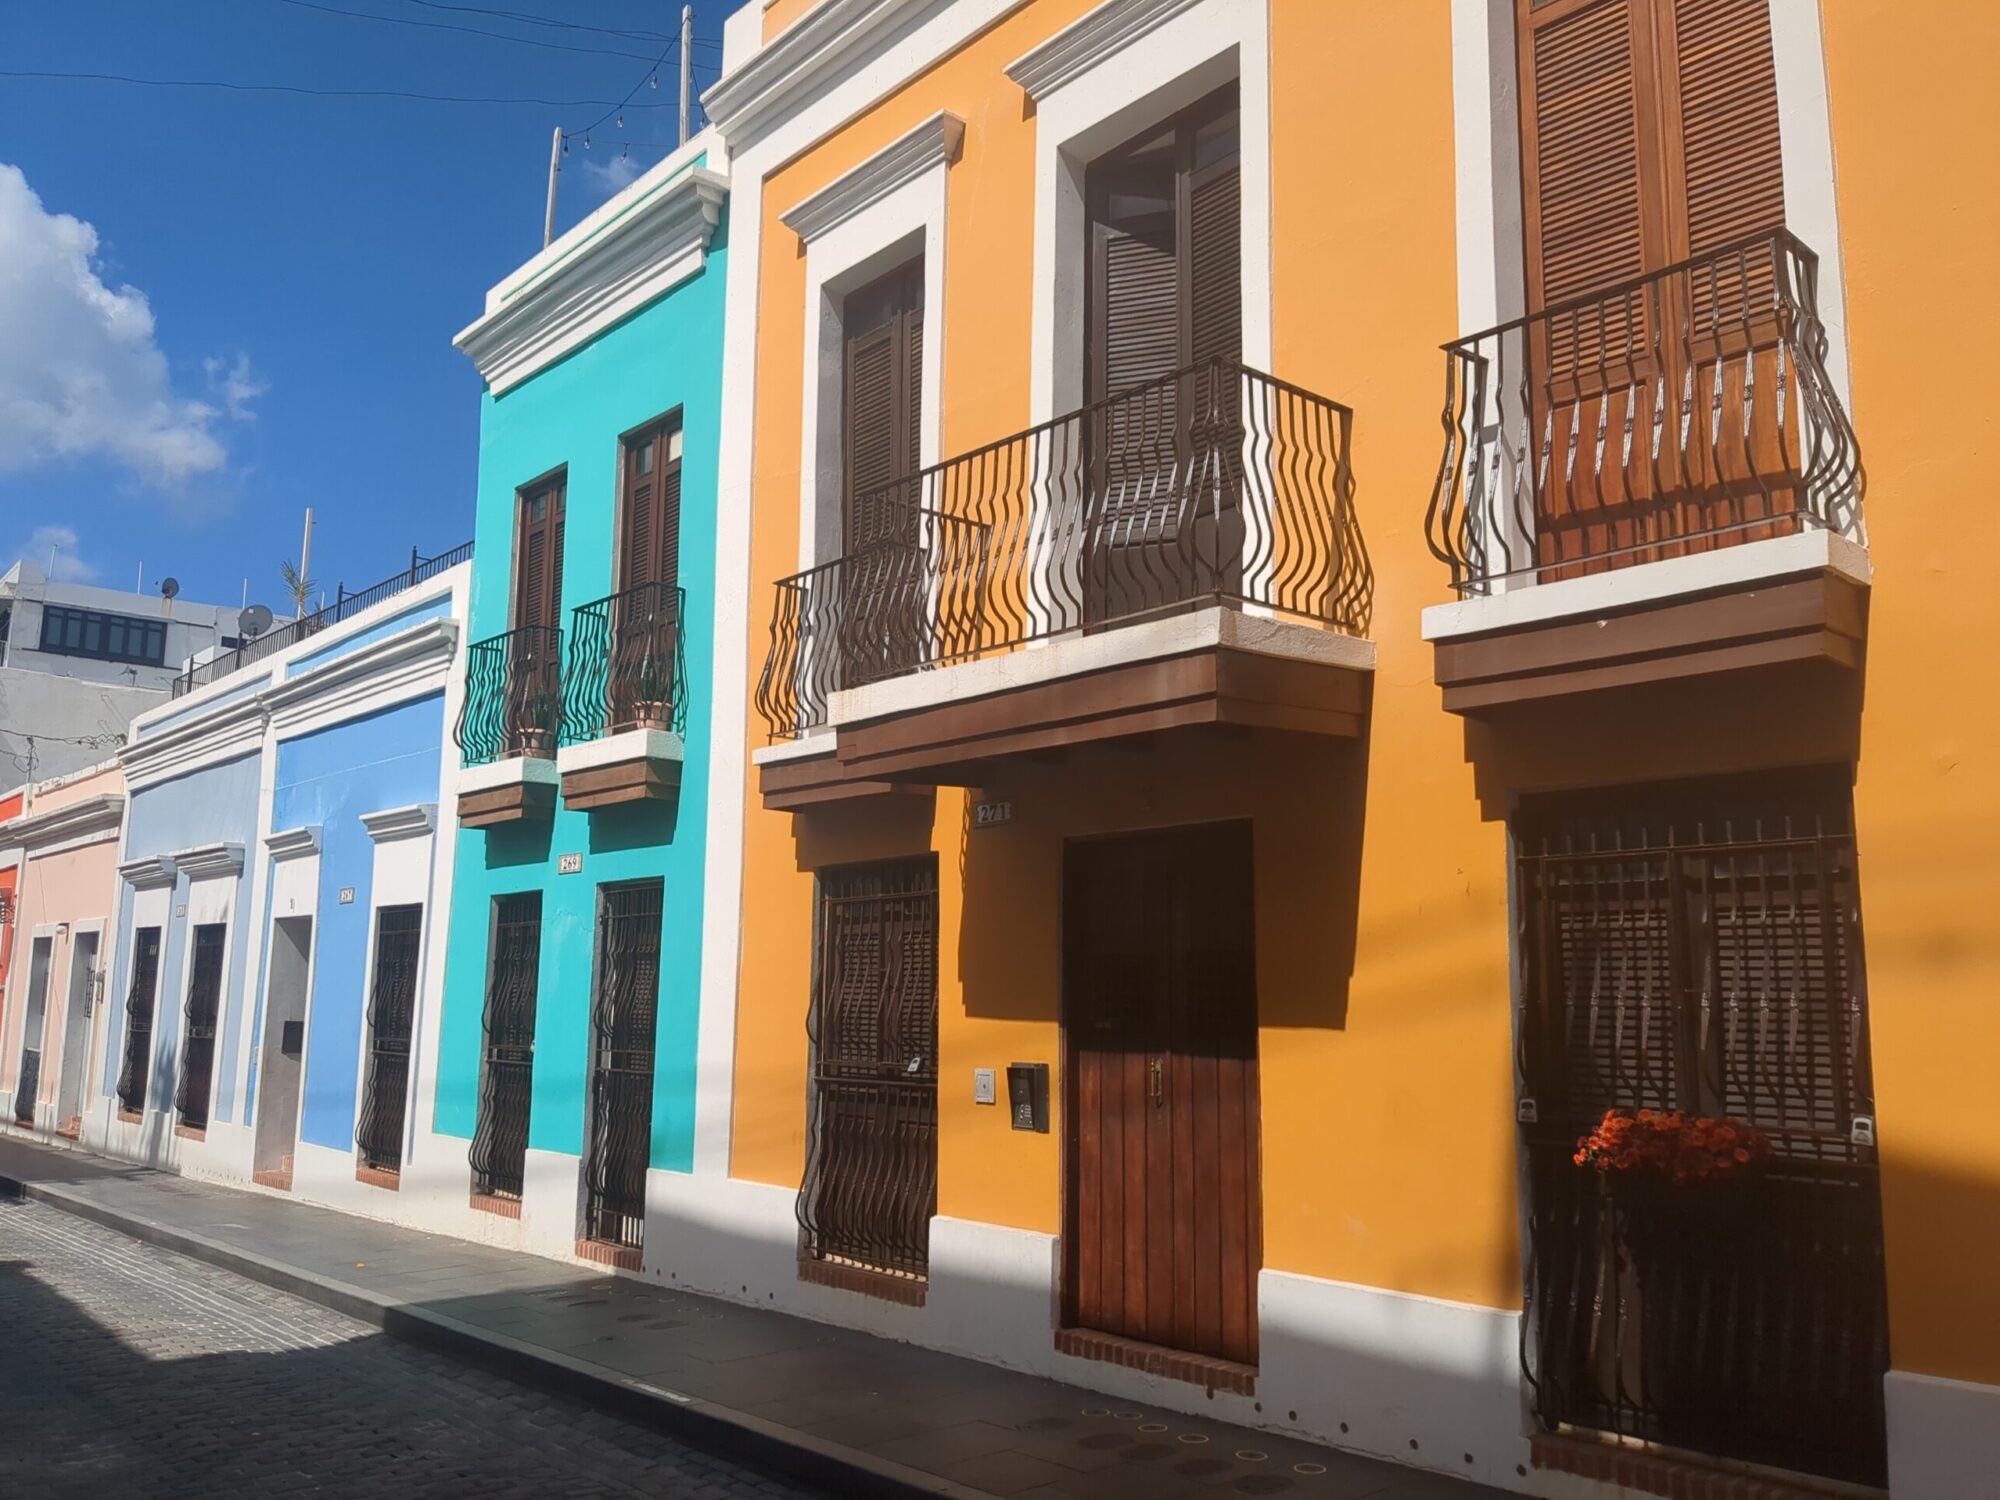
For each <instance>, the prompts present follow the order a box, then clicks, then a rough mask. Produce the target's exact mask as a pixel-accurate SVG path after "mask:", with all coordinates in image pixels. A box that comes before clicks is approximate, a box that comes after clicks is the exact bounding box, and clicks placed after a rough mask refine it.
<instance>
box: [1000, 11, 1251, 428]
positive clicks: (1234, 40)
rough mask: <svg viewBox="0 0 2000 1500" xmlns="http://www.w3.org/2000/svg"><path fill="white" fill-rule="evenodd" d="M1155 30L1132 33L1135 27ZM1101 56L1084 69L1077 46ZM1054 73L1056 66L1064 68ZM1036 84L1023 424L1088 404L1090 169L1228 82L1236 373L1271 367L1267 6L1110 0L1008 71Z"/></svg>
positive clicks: (1017, 79) (1059, 68)
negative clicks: (1232, 110)
mask: <svg viewBox="0 0 2000 1500" xmlns="http://www.w3.org/2000/svg"><path fill="white" fill-rule="evenodd" d="M1142 20H1144V21H1149V22H1150V23H1151V24H1147V25H1140V24H1138V23H1139V22H1140V21H1142ZM1084 37H1094V38H1095V39H1097V40H1098V41H1099V42H1100V43H1101V45H1099V46H1098V47H1096V48H1095V49H1094V55H1093V56H1091V57H1090V60H1089V61H1088V62H1087V63H1086V62H1083V61H1080V60H1079V59H1078V58H1077V57H1076V56H1075V52H1076V50H1077V44H1078V42H1079V40H1080V39H1082V38H1084ZM1059 57H1060V58H1061V63H1060V65H1058V58H1059ZM1007 72H1008V76H1009V77H1011V78H1013V79H1014V80H1015V81H1016V82H1018V83H1022V84H1023V86H1024V87H1028V86H1031V85H1032V86H1035V87H1039V88H1041V89H1042V92H1040V93H1036V94H1033V95H1032V97H1033V98H1034V104H1035V265H1034V309H1033V316H1032V324H1031V333H1032V340H1033V342H1032V349H1033V356H1032V362H1031V370H1030V392H1029V394H1030V403H1031V405H1030V411H1031V420H1032V421H1033V422H1034V423H1035V424H1036V425H1039V424H1040V423H1043V422H1046V421H1048V420H1050V419H1051V418H1053V417H1057V416H1060V415H1062V414H1063V413H1064V412H1068V411H1073V410H1075V409H1076V408H1077V407H1079V406H1081V405H1083V397H1084V347H1083V341H1084V292H1085V284H1086V279H1087V278H1086V274H1085V271H1086V259H1087V256H1086V252H1087V249H1088V246H1087V245H1086V243H1085V236H1086V230H1087V226H1086V224H1085V222H1084V220H1085V214H1084V207H1085V205H1084V195H1083V179H1084V169H1085V167H1086V166H1087V165H1088V164H1089V163H1090V161H1091V160H1092V159H1094V158H1096V157H1098V156H1101V155H1103V154H1104V153H1105V152H1106V151H1109V150H1112V149H1113V148H1115V147H1117V146H1120V145H1123V144H1124V143H1125V142H1126V141H1128V140H1130V139H1131V138H1132V137H1133V136H1135V135H1137V134H1138V133H1139V132H1140V131H1142V130H1144V129H1145V128H1146V126H1147V125H1148V124H1150V123H1152V122H1153V121H1155V120H1161V119H1164V118H1166V117H1167V116H1168V115H1170V114H1172V113H1174V111H1176V110H1177V109H1180V108H1182V107H1183V106H1185V105H1189V104H1192V103H1194V102H1195V101H1196V100H1197V99H1200V98H1201V97H1202V96H1204V95H1205V94H1208V93H1210V92H1212V91H1214V90H1215V89H1217V88H1220V87H1221V86H1222V85H1224V84H1226V83H1228V82H1229V81H1230V80H1231V79H1234V80H1235V81H1236V84H1237V89H1238V109H1239V111H1240V115H1241V120H1242V157H1241V161H1242V167H1241V171H1242V194H1243V200H1242V201H1243V210H1242V211H1243V227H1242V235H1243V238H1242V247H1243V248H1242V257H1243V362H1244V363H1245V364H1246V365H1249V366H1250V367H1251V368H1253V369H1258V370H1269V369H1270V368H1271V348H1272V336H1271V321H1272V300H1271V41H1270V16H1269V12H1268V8H1267V7H1266V6H1265V5H1263V4H1248V5H1246V4H1242V3H1240V0H1106V3H1105V4H1103V5H1100V6H1099V7H1098V8H1097V9H1096V10H1094V11H1092V12H1090V13H1089V14H1088V15H1086V16H1085V17H1084V18H1083V20H1081V21H1079V22H1078V23H1077V24H1076V25H1075V26H1072V27H1070V28H1069V29H1068V30H1067V31H1064V32H1061V33H1058V35H1057V36H1055V37H1054V38H1052V39H1051V40H1050V41H1049V42H1047V43H1044V44H1043V46H1041V47H1038V48H1037V49H1035V51H1034V52H1031V53H1029V54H1028V55H1027V56H1026V57H1023V58H1020V59H1018V60H1017V61H1015V62H1014V63H1012V64H1010V65H1009V67H1008V69H1007Z"/></svg>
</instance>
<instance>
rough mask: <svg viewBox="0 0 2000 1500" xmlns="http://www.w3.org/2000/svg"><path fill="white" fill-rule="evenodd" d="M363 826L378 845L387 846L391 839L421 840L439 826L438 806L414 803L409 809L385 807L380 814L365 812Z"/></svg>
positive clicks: (429, 803)
mask: <svg viewBox="0 0 2000 1500" xmlns="http://www.w3.org/2000/svg"><path fill="white" fill-rule="evenodd" d="M361 826H362V827H363V828H365V829H367V830H368V837H370V838H371V839H373V840H375V842H376V843H378V844H386V843H388V842H389V841H390V840H391V839H414V838H421V837H423V835H425V834H427V833H429V832H430V831H431V829H433V828H434V827H436V826H437V804H436V803H435V802H413V803H411V804H410V805H409V806H408V807H385V808H383V809H382V810H381V811H380V812H365V813H363V814H362V815H361Z"/></svg>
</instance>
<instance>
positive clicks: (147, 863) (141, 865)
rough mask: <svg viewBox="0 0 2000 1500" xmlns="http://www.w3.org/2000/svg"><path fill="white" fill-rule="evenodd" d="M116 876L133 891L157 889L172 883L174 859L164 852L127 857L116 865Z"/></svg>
mask: <svg viewBox="0 0 2000 1500" xmlns="http://www.w3.org/2000/svg"><path fill="white" fill-rule="evenodd" d="M118 878H119V879H120V880H122V881H124V882H125V883H126V884H127V885H129V886H131V887H132V889H133V890H135V891H155V890H159V889H160V888H161V887H163V886H169V885H172V884H173V883H174V861H173V858H172V856H171V855H166V854H152V855H148V856H147V857H146V858H144V859H128V860H126V861H125V863H123V864H121V865H120V866H119V867H118Z"/></svg>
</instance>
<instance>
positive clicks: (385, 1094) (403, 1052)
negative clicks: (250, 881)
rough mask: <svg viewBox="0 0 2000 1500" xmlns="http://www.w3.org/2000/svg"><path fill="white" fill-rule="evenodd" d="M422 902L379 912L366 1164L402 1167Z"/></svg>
mask: <svg viewBox="0 0 2000 1500" xmlns="http://www.w3.org/2000/svg"><path fill="white" fill-rule="evenodd" d="M423 930H424V909H423V907H422V906H385V907H383V908H382V909H381V910H380V911H378V912H377V913H376V914H375V975H374V981H373V983H372V984H370V986H369V989H368V1071H367V1074H366V1076H365V1080H364V1082H363V1084H362V1090H361V1108H360V1111H359V1114H358V1117H357V1121H356V1124H355V1130H354V1144H355V1145H356V1146H358V1147H359V1148H360V1150H361V1164H362V1165H363V1166H364V1167H372V1168H374V1169H375V1170H377V1171H381V1172H400V1171H401V1170H402V1168H403V1121H404V1112H405V1109H406V1107H407V1101H408V1099H409V1094H410V1033H411V1030H412V1028H413V1026H414V1024H415V1021H416V1013H417V970H418V965H419V963H420V962H421V960H422V949H423Z"/></svg>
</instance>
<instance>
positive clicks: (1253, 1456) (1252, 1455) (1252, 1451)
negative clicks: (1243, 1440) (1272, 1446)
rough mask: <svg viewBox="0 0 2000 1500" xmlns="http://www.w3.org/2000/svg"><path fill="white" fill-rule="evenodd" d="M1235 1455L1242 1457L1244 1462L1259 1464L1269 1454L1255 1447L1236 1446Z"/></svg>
mask: <svg viewBox="0 0 2000 1500" xmlns="http://www.w3.org/2000/svg"><path fill="white" fill-rule="evenodd" d="M1236 1456H1237V1457H1238V1458H1240V1459H1242V1460H1243V1462H1245V1463H1246V1464H1261V1463H1262V1462H1264V1460H1265V1459H1267V1458H1269V1457H1270V1456H1271V1455H1270V1454H1268V1453H1264V1452H1261V1451H1259V1450H1258V1449H1256V1448H1238V1449H1237V1450H1236Z"/></svg>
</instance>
